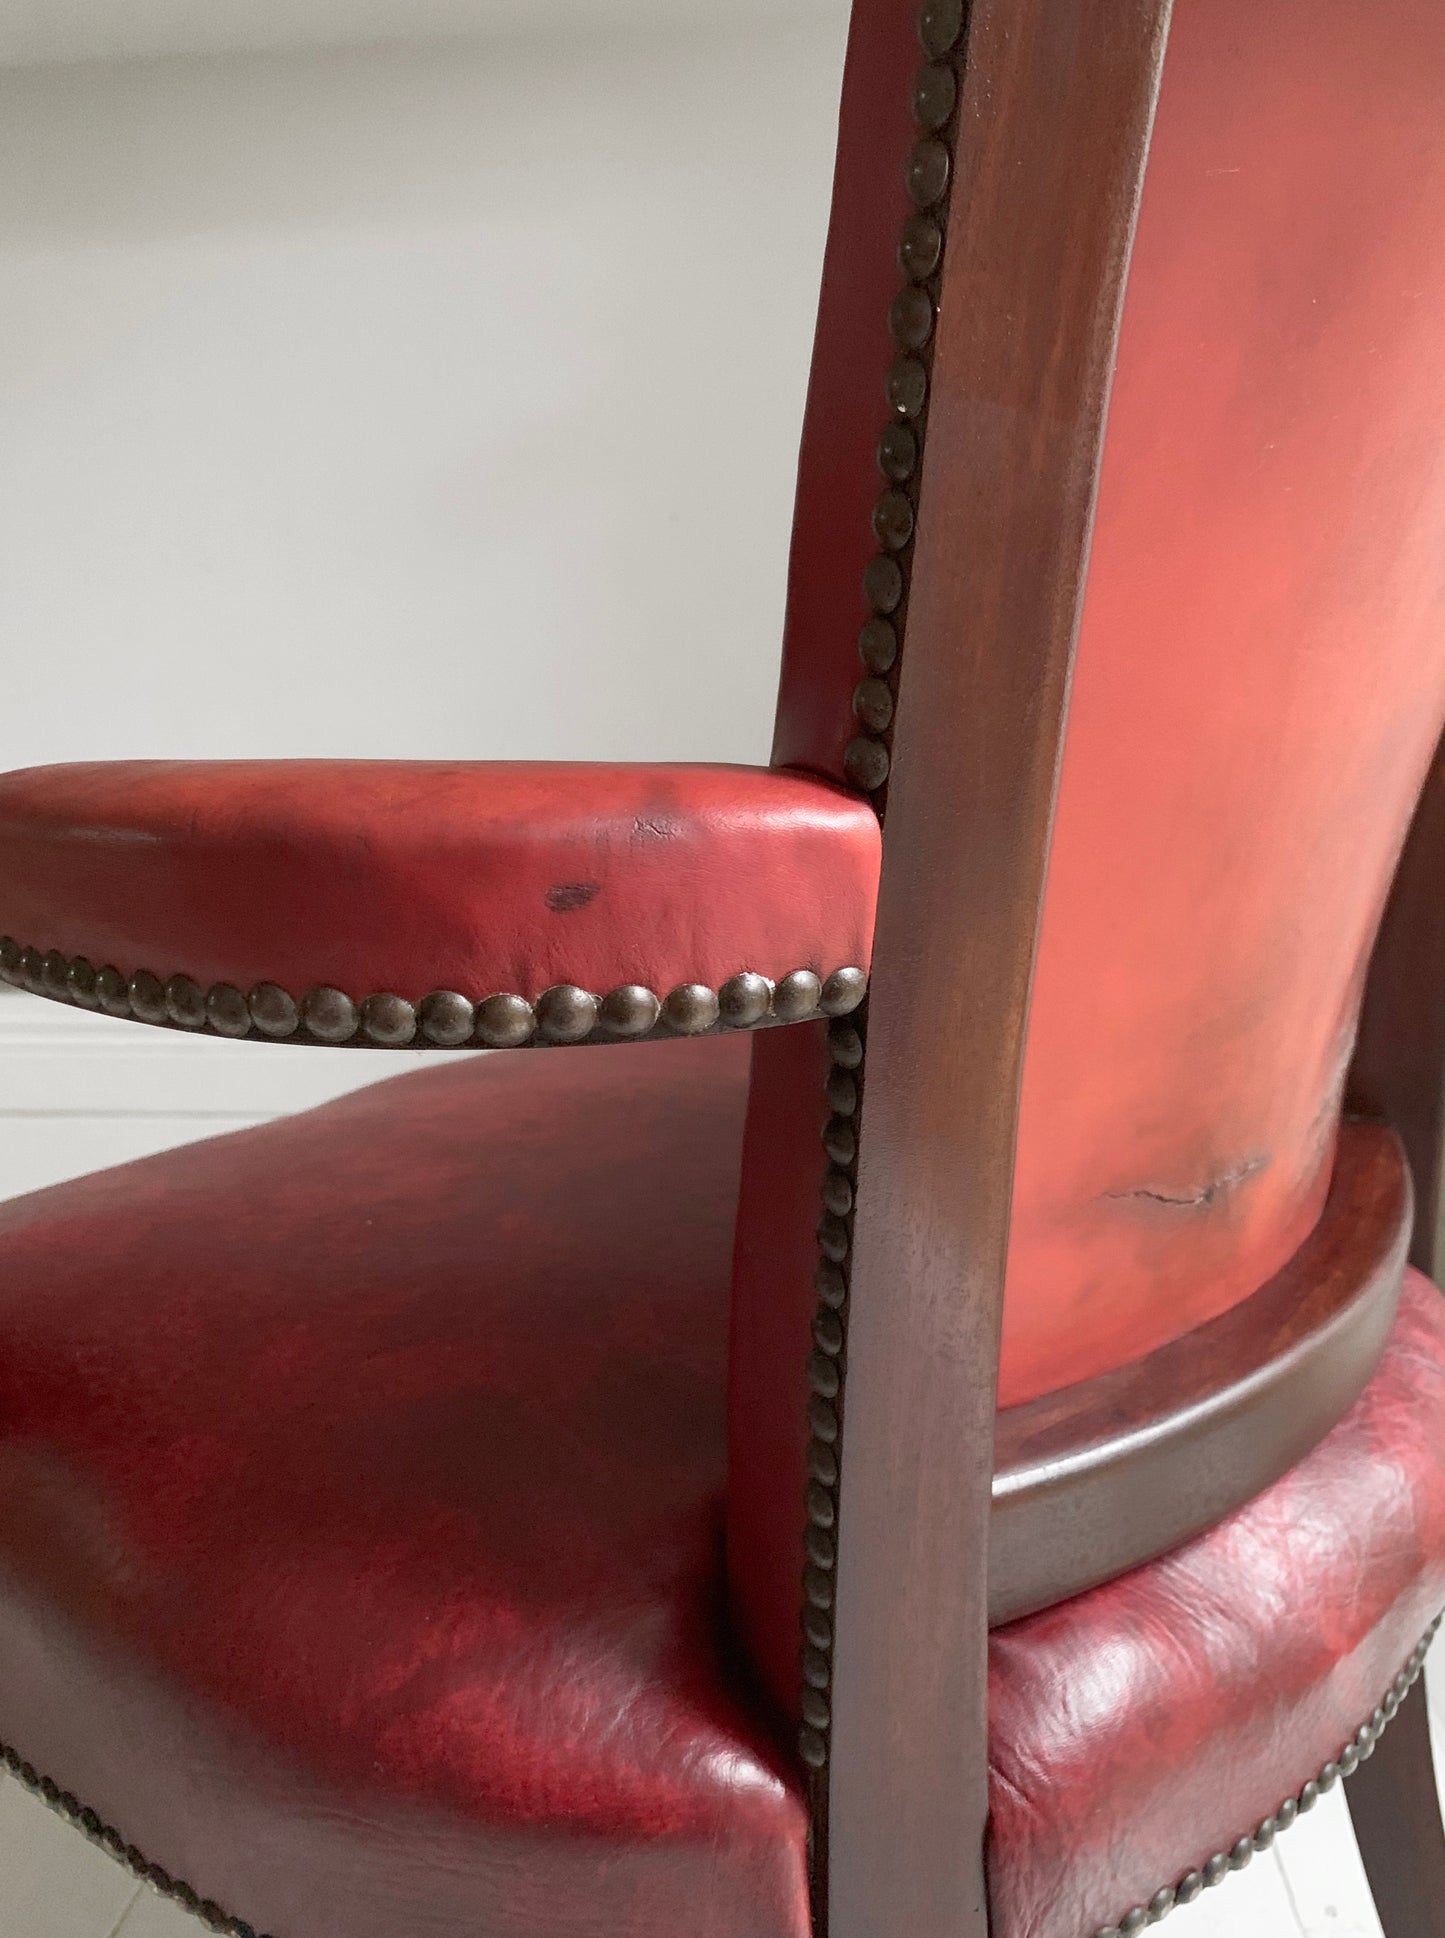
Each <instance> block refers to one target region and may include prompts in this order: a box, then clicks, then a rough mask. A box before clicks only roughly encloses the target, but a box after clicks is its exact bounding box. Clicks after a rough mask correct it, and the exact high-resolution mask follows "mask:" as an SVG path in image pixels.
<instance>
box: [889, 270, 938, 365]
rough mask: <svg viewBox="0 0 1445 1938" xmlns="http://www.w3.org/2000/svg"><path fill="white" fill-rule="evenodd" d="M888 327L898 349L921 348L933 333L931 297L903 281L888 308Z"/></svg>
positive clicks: (915, 286) (923, 290)
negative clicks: (901, 286)
mask: <svg viewBox="0 0 1445 1938" xmlns="http://www.w3.org/2000/svg"><path fill="white" fill-rule="evenodd" d="M888 328H889V331H890V332H891V334H892V337H893V341H894V342H895V343H896V344H897V345H898V348H899V349H900V350H921V349H922V348H923V347H924V345H925V344H926V343H927V342H928V339H929V338H930V337H931V336H932V335H933V298H932V297H931V296H930V295H929V294H928V291H927V290H926V289H920V288H919V286H918V284H917V283H905V284H904V285H903V288H902V289H900V290H899V292H898V294H897V295H896V296H895V297H894V299H893V301H892V303H891V304H890V305H889V309H888Z"/></svg>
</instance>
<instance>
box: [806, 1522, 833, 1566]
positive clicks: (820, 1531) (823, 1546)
mask: <svg viewBox="0 0 1445 1938" xmlns="http://www.w3.org/2000/svg"><path fill="white" fill-rule="evenodd" d="M803 1546H804V1548H805V1550H806V1552H807V1556H808V1559H809V1560H810V1561H811V1562H812V1564H813V1566H814V1567H815V1568H823V1569H826V1570H828V1571H829V1572H830V1573H831V1571H832V1570H833V1568H835V1567H836V1566H837V1562H838V1550H837V1548H836V1547H835V1546H834V1545H833V1537H832V1535H831V1534H829V1532H828V1530H827V1529H826V1528H820V1527H810V1528H809V1529H808V1532H807V1534H806V1535H805V1536H804V1540H803Z"/></svg>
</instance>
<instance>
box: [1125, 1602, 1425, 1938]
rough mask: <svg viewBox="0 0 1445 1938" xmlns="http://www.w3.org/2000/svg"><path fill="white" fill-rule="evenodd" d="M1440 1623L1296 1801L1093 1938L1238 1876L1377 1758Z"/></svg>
mask: <svg viewBox="0 0 1445 1938" xmlns="http://www.w3.org/2000/svg"><path fill="white" fill-rule="evenodd" d="M1442 1620H1445V1616H1439V1615H1437V1616H1436V1618H1435V1620H1434V1621H1433V1622H1432V1623H1431V1624H1430V1626H1429V1628H1428V1629H1427V1630H1426V1631H1425V1634H1424V1637H1423V1638H1422V1640H1421V1641H1420V1642H1418V1643H1417V1644H1416V1646H1415V1649H1414V1652H1413V1653H1412V1654H1411V1657H1410V1660H1409V1661H1408V1662H1407V1663H1406V1664H1405V1667H1404V1668H1403V1669H1402V1670H1401V1671H1400V1673H1399V1675H1397V1676H1396V1677H1395V1680H1394V1681H1393V1682H1392V1683H1391V1684H1390V1688H1389V1691H1388V1693H1387V1694H1386V1697H1385V1700H1384V1701H1383V1702H1382V1703H1381V1704H1380V1706H1379V1708H1378V1709H1376V1711H1375V1713H1374V1715H1373V1716H1371V1718H1370V1720H1369V1721H1368V1722H1367V1723H1365V1724H1363V1725H1362V1726H1361V1728H1360V1729H1358V1730H1357V1731H1356V1732H1355V1734H1354V1735H1353V1736H1352V1737H1351V1738H1350V1740H1349V1742H1348V1743H1346V1744H1345V1746H1344V1748H1343V1749H1342V1750H1341V1751H1340V1753H1339V1755H1338V1756H1337V1757H1333V1758H1331V1760H1330V1761H1329V1762H1328V1763H1326V1765H1325V1767H1324V1768H1323V1769H1322V1770H1321V1771H1320V1773H1319V1775H1318V1776H1317V1777H1312V1778H1311V1779H1310V1781H1309V1782H1308V1783H1307V1784H1306V1785H1305V1786H1304V1788H1303V1789H1302V1790H1301V1791H1300V1793H1299V1795H1298V1796H1294V1797H1286V1798H1285V1800H1284V1802H1283V1803H1282V1804H1281V1805H1280V1807H1279V1809H1278V1810H1276V1811H1275V1813H1274V1815H1273V1816H1272V1817H1266V1818H1265V1820H1264V1822H1263V1823H1262V1824H1261V1825H1260V1826H1259V1828H1258V1829H1257V1830H1256V1831H1255V1832H1254V1833H1253V1835H1252V1836H1249V1837H1241V1838H1240V1839H1239V1842H1238V1843H1237V1844H1234V1845H1232V1846H1231V1848H1230V1849H1229V1850H1227V1851H1217V1852H1216V1853H1215V1855H1214V1856H1213V1857H1211V1858H1210V1860H1209V1862H1208V1863H1207V1864H1205V1865H1203V1866H1202V1867H1201V1869H1199V1870H1197V1871H1188V1872H1186V1873H1185V1875H1184V1876H1183V1877H1182V1878H1180V1880H1179V1882H1178V1883H1177V1884H1173V1885H1166V1886H1165V1887H1164V1889H1163V1890H1162V1891H1156V1892H1155V1894H1154V1896H1153V1897H1152V1898H1150V1900H1149V1902H1148V1904H1137V1905H1135V1907H1134V1909H1133V1910H1132V1911H1130V1912H1129V1913H1128V1914H1127V1915H1126V1916H1125V1917H1122V1918H1121V1919H1120V1920H1119V1922H1118V1924H1116V1925H1105V1926H1104V1927H1103V1928H1102V1930H1100V1931H1098V1932H1096V1933H1095V1934H1094V1938H1134V1934H1135V1933H1136V1932H1139V1931H1142V1930H1143V1929H1144V1927H1145V1926H1146V1925H1153V1924H1157V1923H1158V1922H1159V1920H1160V1919H1161V1918H1162V1917H1164V1916H1165V1915H1166V1914H1167V1913H1168V1912H1170V1911H1173V1910H1174V1908H1175V1907H1176V1906H1177V1905H1181V1904H1192V1903H1193V1901H1194V1900H1195V1898H1197V1897H1198V1896H1199V1894H1200V1892H1201V1891H1207V1890H1208V1889H1209V1888H1210V1886H1211V1885H1215V1884H1220V1883H1222V1882H1223V1881H1224V1879H1225V1878H1227V1877H1228V1876H1229V1874H1230V1872H1231V1871H1242V1870H1243V1869H1244V1867H1245V1865H1246V1864H1248V1863H1249V1861H1250V1859H1251V1858H1252V1857H1253V1856H1254V1854H1255V1853H1256V1851H1267V1850H1268V1849H1269V1847H1270V1845H1271V1844H1272V1843H1273V1842H1274V1840H1275V1838H1276V1837H1277V1836H1278V1835H1279V1833H1280V1831H1282V1830H1288V1829H1289V1827H1290V1825H1291V1824H1292V1823H1293V1822H1294V1820H1295V1818H1296V1817H1302V1816H1304V1815H1305V1814H1306V1812H1308V1811H1311V1810H1313V1809H1314V1807H1315V1805H1316V1804H1317V1803H1318V1802H1319V1800H1320V1798H1321V1797H1322V1796H1324V1794H1325V1793H1326V1791H1329V1790H1333V1789H1334V1787H1335V1785H1336V1784H1337V1783H1338V1782H1339V1780H1340V1778H1341V1777H1350V1776H1353V1775H1354V1774H1355V1771H1356V1770H1358V1769H1359V1767H1360V1765H1361V1764H1362V1763H1364V1762H1366V1761H1367V1760H1368V1759H1369V1758H1370V1757H1372V1756H1373V1755H1374V1754H1375V1745H1376V1744H1377V1743H1378V1742H1379V1740H1380V1738H1381V1737H1382V1736H1383V1735H1384V1733H1385V1731H1386V1729H1387V1728H1388V1727H1389V1725H1390V1724H1391V1723H1392V1722H1393V1721H1394V1719H1395V1716H1396V1714H1397V1712H1398V1710H1399V1707H1400V1704H1401V1703H1402V1702H1403V1701H1404V1700H1405V1698H1406V1696H1408V1695H1409V1693H1410V1691H1411V1690H1412V1689H1413V1688H1414V1686H1415V1684H1416V1683H1417V1682H1418V1681H1419V1679H1420V1672H1421V1670H1422V1669H1423V1668H1424V1666H1425V1656H1426V1654H1427V1653H1428V1651H1429V1648H1430V1644H1431V1643H1432V1642H1433V1641H1434V1640H1435V1636H1436V1634H1437V1632H1438V1631H1439V1628H1440V1624H1441V1622H1442Z"/></svg>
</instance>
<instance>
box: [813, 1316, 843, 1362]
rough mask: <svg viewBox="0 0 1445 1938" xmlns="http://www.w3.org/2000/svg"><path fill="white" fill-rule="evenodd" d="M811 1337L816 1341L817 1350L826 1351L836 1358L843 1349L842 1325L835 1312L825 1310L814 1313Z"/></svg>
mask: <svg viewBox="0 0 1445 1938" xmlns="http://www.w3.org/2000/svg"><path fill="white" fill-rule="evenodd" d="M813 1337H814V1339H815V1340H816V1341H817V1343H818V1350H819V1352H824V1353H828V1354H829V1355H830V1356H831V1357H832V1358H834V1359H836V1358H837V1357H838V1355H839V1353H841V1352H842V1350H843V1327H842V1324H841V1322H840V1321H839V1319H838V1316H837V1314H836V1313H833V1312H827V1311H824V1312H818V1313H815V1314H814V1315H813Z"/></svg>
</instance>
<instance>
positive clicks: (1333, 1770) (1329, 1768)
mask: <svg viewBox="0 0 1445 1938" xmlns="http://www.w3.org/2000/svg"><path fill="white" fill-rule="evenodd" d="M1339 1780H1340V1766H1339V1764H1338V1763H1326V1765H1325V1767H1324V1768H1323V1769H1322V1770H1321V1771H1320V1775H1319V1787H1320V1792H1321V1794H1322V1795H1328V1793H1329V1792H1330V1791H1331V1790H1333V1789H1334V1787H1335V1785H1336V1784H1337V1783H1338V1782H1339Z"/></svg>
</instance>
